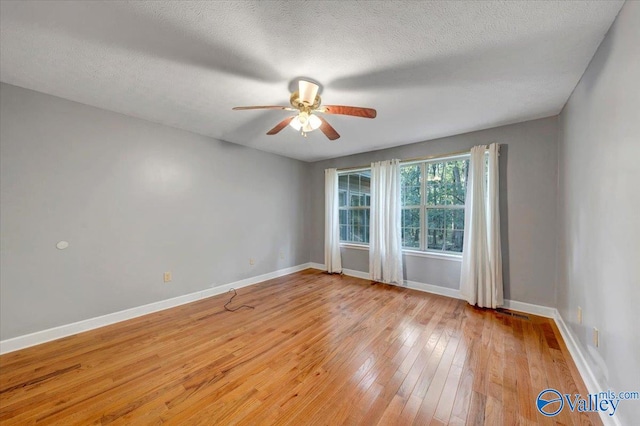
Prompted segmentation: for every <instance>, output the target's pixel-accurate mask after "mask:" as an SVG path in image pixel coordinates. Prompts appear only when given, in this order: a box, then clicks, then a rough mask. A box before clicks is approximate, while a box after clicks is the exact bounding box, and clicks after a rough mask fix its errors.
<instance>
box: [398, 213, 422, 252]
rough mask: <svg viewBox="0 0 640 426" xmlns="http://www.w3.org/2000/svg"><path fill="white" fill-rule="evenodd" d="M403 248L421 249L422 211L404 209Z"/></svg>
mask: <svg viewBox="0 0 640 426" xmlns="http://www.w3.org/2000/svg"><path fill="white" fill-rule="evenodd" d="M401 230H402V246H403V247H410V248H420V209H419V208H417V209H402V228H401Z"/></svg>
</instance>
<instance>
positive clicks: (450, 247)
mask: <svg viewBox="0 0 640 426" xmlns="http://www.w3.org/2000/svg"><path fill="white" fill-rule="evenodd" d="M463 236H464V209H462V208H459V209H455V208H454V209H452V208H432V207H430V208H428V209H427V248H429V249H431V250H442V251H452V252H457V253H462V245H463Z"/></svg>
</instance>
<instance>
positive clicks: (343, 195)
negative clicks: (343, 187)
mask: <svg viewBox="0 0 640 426" xmlns="http://www.w3.org/2000/svg"><path fill="white" fill-rule="evenodd" d="M346 205H347V191H338V206H339V207H345V206H346Z"/></svg>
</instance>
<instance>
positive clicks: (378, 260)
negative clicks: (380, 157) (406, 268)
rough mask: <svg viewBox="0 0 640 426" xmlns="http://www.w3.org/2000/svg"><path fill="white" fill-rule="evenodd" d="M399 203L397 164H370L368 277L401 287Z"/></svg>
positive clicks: (392, 161)
mask: <svg viewBox="0 0 640 426" xmlns="http://www.w3.org/2000/svg"><path fill="white" fill-rule="evenodd" d="M400 203H401V200H400V160H390V161H379V162H377V163H371V218H370V222H369V228H370V232H369V275H370V276H371V279H372V280H373V281H381V282H385V283H395V284H403V274H402V239H401V235H400V215H401V213H402V209H401V204H400Z"/></svg>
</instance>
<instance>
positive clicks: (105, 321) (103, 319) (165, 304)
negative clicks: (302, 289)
mask: <svg viewBox="0 0 640 426" xmlns="http://www.w3.org/2000/svg"><path fill="white" fill-rule="evenodd" d="M311 267H312V266H311V264H310V263H303V264H301V265H297V266H292V267H290V268H284V269H279V270H277V271H274V272H269V273H267V274H262V275H258V276H255V277H250V278H246V279H243V280H240V281H235V282H232V283H229V284H224V285H220V286H216V287H212V288H208V289H205V290H201V291H196V292H194V293H189V294H185V295H182V296H178V297H174V298H171V299H166V300H161V301H158V302H153V303H149V304H147V305H143V306H136V307H135V308H130V309H125V310H123V311H119V312H114V313H111V314H107V315H102V316H99V317H95V318H89V319H86V320H82V321H78V322H74V323H71V324H65V325H61V326H58V327H54V328H49V329H47V330H42V331H37V332H35V333H31V334H25V335H24V336H18V337H14V338H11V339H6V340H2V341H0V354H5V353H8V352H13V351H17V350H19V349H24V348H28V347H30V346H35V345H39V344H41V343H45V342H50V341H52V340H56V339H60V338H63V337H67V336H71V335H73V334H78V333H82V332H83V331H88V330H93V329H96V328H100V327H104V326H106V325H110V324H115V323H117V322H121V321H126V320H129V319H132V318H136V317H139V316H142V315H147V314H150V313H153V312H158V311H162V310H165V309H169V308H173V307H176V306H180V305H184V304H185V303H190V302H194V301H196V300H200V299H205V298H207V297H211V296H215V295H218V294H222V293H225V292H227V291H229V290H230V289H232V288H236V289H237V288H242V287H247V286H250V285H253V284H257V283H260V282H262V281H267V280H270V279H273V278H278V277H281V276H283V275H288V274H292V273H294V272H298V271H302V270H304V269H308V268H311Z"/></svg>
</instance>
